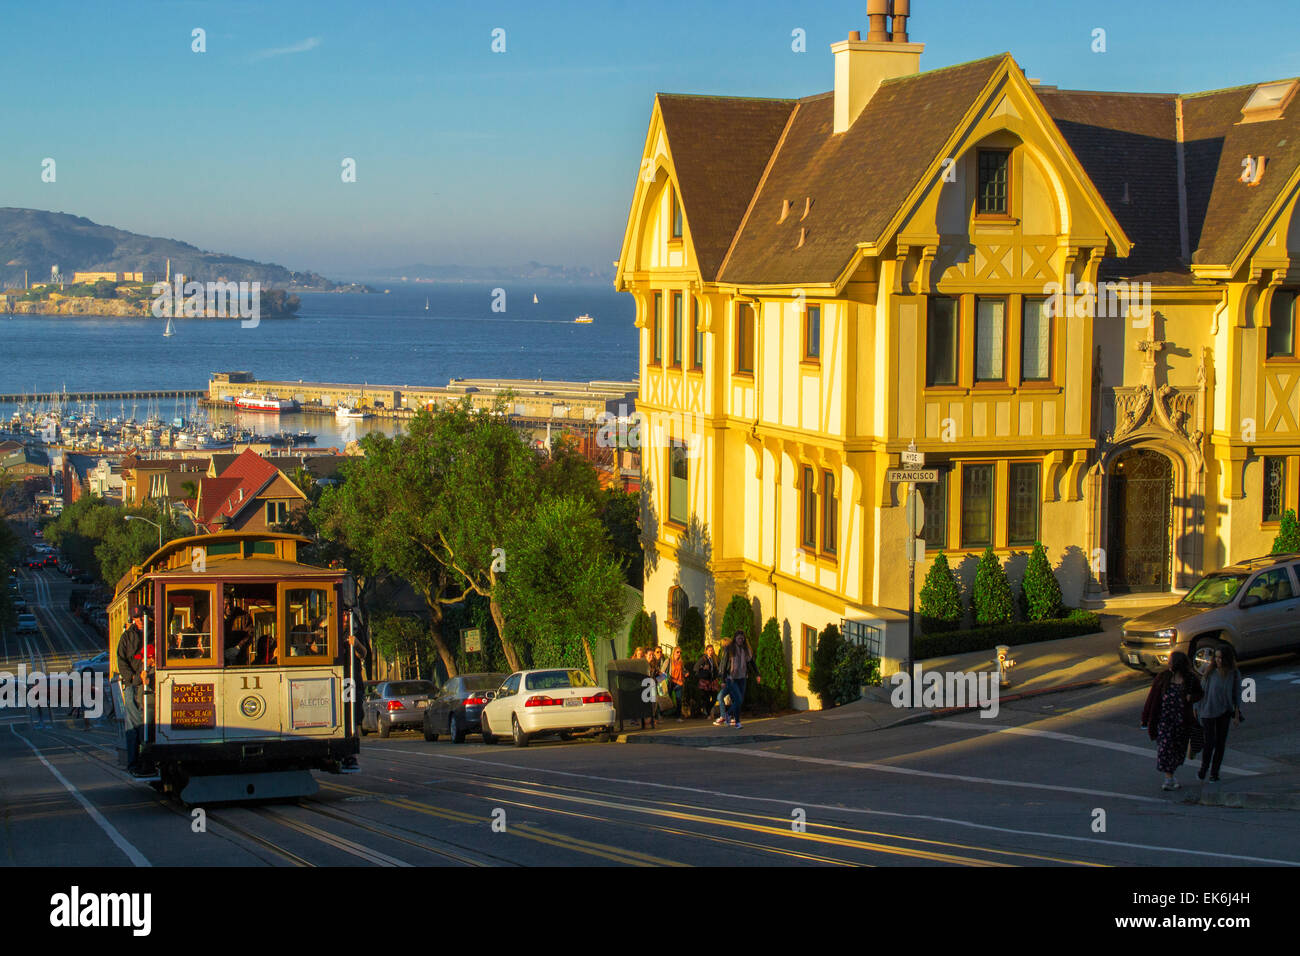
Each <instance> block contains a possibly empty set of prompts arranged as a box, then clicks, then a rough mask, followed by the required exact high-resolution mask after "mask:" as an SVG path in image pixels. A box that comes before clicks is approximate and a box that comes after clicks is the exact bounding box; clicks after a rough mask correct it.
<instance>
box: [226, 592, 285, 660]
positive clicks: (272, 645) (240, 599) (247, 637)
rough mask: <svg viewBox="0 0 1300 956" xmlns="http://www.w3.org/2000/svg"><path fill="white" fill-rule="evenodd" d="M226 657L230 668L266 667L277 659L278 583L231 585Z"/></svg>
mask: <svg viewBox="0 0 1300 956" xmlns="http://www.w3.org/2000/svg"><path fill="white" fill-rule="evenodd" d="M223 597H224V605H225V640H226V645H225V646H226V652H225V659H226V665H227V666H228V667H245V666H266V665H269V664H274V663H276V661H277V649H278V646H279V642H278V641H277V639H276V634H275V626H276V594H275V585H274V584H227V585H226V588H225V594H224V595H223Z"/></svg>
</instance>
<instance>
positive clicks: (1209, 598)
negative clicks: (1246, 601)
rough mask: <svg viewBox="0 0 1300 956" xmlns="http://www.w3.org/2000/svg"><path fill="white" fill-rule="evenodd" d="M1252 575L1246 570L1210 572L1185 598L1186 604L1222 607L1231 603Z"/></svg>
mask: <svg viewBox="0 0 1300 956" xmlns="http://www.w3.org/2000/svg"><path fill="white" fill-rule="evenodd" d="M1248 577H1250V575H1249V574H1247V573H1244V572H1225V573H1223V574H1210V575H1206V576H1205V577H1203V578H1201V580H1200V582H1198V583H1197V585H1196V587H1194V588H1192V590H1191V591H1190V592H1188V595H1187V597H1185V598H1183V603H1184V604H1198V605H1202V606H1205V607H1220V606H1222V605H1224V604H1229V603H1231V602H1232V599H1233V598H1235V597H1236V596H1237V592H1238V591H1240V590H1241V586H1242V585H1243V584H1245V583H1246V579H1247V578H1248Z"/></svg>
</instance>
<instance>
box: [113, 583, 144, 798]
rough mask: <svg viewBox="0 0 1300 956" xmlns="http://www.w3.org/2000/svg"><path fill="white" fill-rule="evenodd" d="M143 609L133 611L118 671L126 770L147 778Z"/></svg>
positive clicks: (122, 641)
mask: <svg viewBox="0 0 1300 956" xmlns="http://www.w3.org/2000/svg"><path fill="white" fill-rule="evenodd" d="M145 667H146V661H145V644H144V608H142V607H140V606H139V605H138V604H137V605H135V606H134V607H132V608H131V622H130V623H129V624H128V625H127V626H126V627H125V628H123V630H122V636H121V638H120V639H119V640H118V642H117V672H118V674H120V675H121V677H122V704H123V711H124V713H123V721H122V723H123V726H124V727H125V728H126V769H127V770H128V771H129V772H130V773H132V774H133V775H135V776H137V777H139V776H145V773H144V771H143V770H142V769H141V767H140V732H141V727H142V725H143V724H144V711H143V700H144V676H145Z"/></svg>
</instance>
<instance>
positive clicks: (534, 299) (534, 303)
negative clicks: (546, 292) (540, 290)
mask: <svg viewBox="0 0 1300 956" xmlns="http://www.w3.org/2000/svg"><path fill="white" fill-rule="evenodd" d="M536 304H537V293H536V292H534V293H533V305H536Z"/></svg>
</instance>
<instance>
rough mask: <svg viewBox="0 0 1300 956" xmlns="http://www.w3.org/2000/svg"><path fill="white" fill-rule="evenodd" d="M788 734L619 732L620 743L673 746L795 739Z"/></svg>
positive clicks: (752, 742)
mask: <svg viewBox="0 0 1300 956" xmlns="http://www.w3.org/2000/svg"><path fill="white" fill-rule="evenodd" d="M795 739H802V738H796V737H794V736H792V735H790V734H732V735H731V736H709V737H678V736H673V735H671V734H664V735H663V736H651V735H649V734H639V733H638V734H619V736H618V742H619V743H621V744H670V745H672V746H675V747H728V746H732V747H734V746H739V745H740V744H764V743H770V742H771V741H773V740H795Z"/></svg>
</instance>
